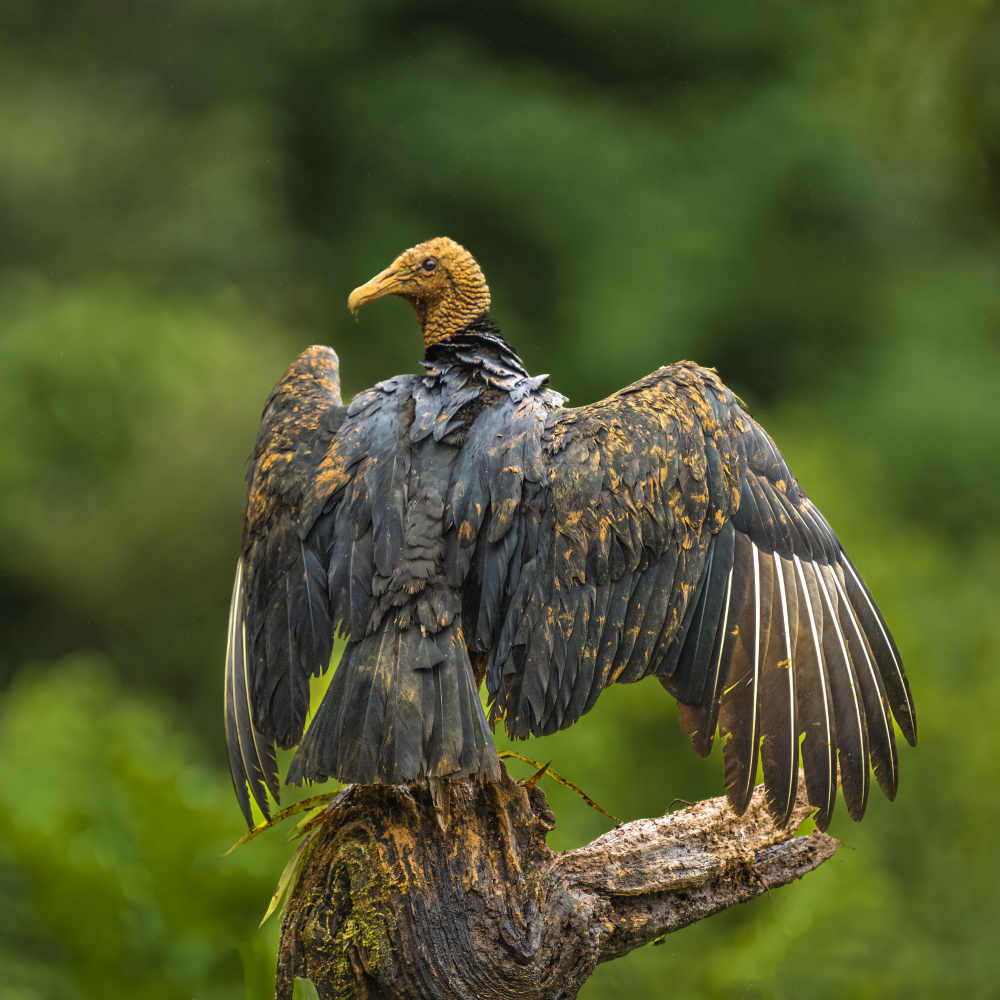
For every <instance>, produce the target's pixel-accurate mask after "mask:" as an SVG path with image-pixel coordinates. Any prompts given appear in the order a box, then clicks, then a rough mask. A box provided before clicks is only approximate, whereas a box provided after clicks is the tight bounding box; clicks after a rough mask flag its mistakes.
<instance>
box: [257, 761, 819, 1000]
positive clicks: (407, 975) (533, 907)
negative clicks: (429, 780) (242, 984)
mask: <svg viewBox="0 0 1000 1000" xmlns="http://www.w3.org/2000/svg"><path fill="white" fill-rule="evenodd" d="M447 794H448V797H449V799H450V810H449V811H450V816H449V820H448V824H447V828H446V829H445V830H442V829H441V825H440V824H439V822H438V814H437V813H436V812H435V809H434V804H433V802H432V799H431V794H430V791H429V789H428V786H427V784H426V782H414V783H411V784H409V785H400V786H384V785H352V786H349V787H347V788H345V789H344V791H343V792H341V794H340V795H338V796H337V798H336V799H335V800H334V801H333V803H331V806H330V809H329V815H328V817H327V819H326V821H325V823H324V825H323V827H322V829H321V830H320V832H319V833H318V834H317V836H316V839H315V841H314V843H313V846H312V848H311V850H310V853H309V856H308V858H307V859H306V861H305V864H304V866H303V868H302V872H301V875H300V877H299V880H298V883H297V885H296V887H295V889H294V891H293V893H292V896H291V899H290V900H289V903H288V907H287V911H286V915H285V921H284V925H283V928H282V938H281V949H280V952H279V957H278V980H277V991H278V997H279V998H282V1000H284V998H290V997H291V995H292V984H293V982H294V977H295V976H307V977H308V978H310V979H311V980H312V981H313V982H314V983H315V985H316V987H317V988H318V990H319V994H320V996H321V997H323V998H324V1000H327V998H331V1000H332V998H338V1000H339V998H348V997H350V998H365V1000H376V998H378V1000H382V998H385V1000H389V998H393V1000H395V998H414V1000H415V998H421V1000H425V998H426V1000H431V998H433V1000H443V998H469V1000H473V998H475V1000H493V998H497V1000H500V998H504V1000H513V998H518V1000H524V998H528V1000H530V998H543V997H544V998H556V997H574V996H576V994H577V992H578V990H579V989H580V987H581V986H582V985H583V983H584V982H585V981H586V979H587V977H588V976H590V974H591V973H592V972H593V971H594V967H595V966H596V965H597V964H598V963H599V962H606V961H609V960H610V959H613V958H618V957H619V956H621V955H624V954H625V953H626V952H628V951H631V950H632V949H633V948H637V947H639V946H641V945H644V944H648V943H649V942H650V941H652V940H654V939H655V938H657V937H660V936H662V935H664V934H668V933H670V932H671V931H675V930H679V929H680V928H681V927H685V926H687V925H688V924H690V923H693V922H694V921H696V920H700V919H702V918H703V917H707V916H710V915H711V914H713V913H718V912H719V911H720V910H724V909H725V908H726V907H728V906H732V905H734V904H736V903H742V902H745V901H746V900H749V899H753V898H754V897H755V896H758V895H760V894H761V893H762V892H766V891H767V890H768V889H772V888H774V887H776V886H780V885H785V884H786V883H788V882H791V881H792V880H793V879H796V878H800V877H801V876H802V875H804V874H805V873H806V872H808V871H811V870H812V869H813V868H816V867H817V866H818V865H820V864H822V863H823V862H824V861H825V860H826V859H827V858H829V857H831V856H832V855H833V853H834V851H835V850H836V848H837V842H836V841H835V840H832V839H831V838H830V837H827V836H826V835H825V834H823V833H820V832H818V831H816V832H814V833H813V834H812V835H811V836H808V837H795V830H796V828H797V827H798V825H799V824H800V823H801V822H802V821H803V820H804V819H805V818H806V817H807V816H808V815H809V812H810V809H809V807H808V806H805V805H800V806H799V807H798V808H797V809H796V810H795V812H794V813H793V814H792V819H791V822H790V823H789V825H788V826H787V827H786V828H785V829H783V830H779V829H776V828H775V826H774V824H773V823H772V822H771V820H770V819H769V817H768V815H767V811H766V808H765V804H764V796H763V790H762V788H758V789H757V790H756V791H755V793H754V796H753V799H752V801H751V804H750V807H749V809H748V810H747V812H746V813H745V814H744V815H743V816H741V817H737V816H735V815H734V814H733V813H732V811H731V810H730V808H729V807H728V805H727V804H726V800H725V798H717V799H709V800H707V801H705V802H699V803H697V804H696V805H693V806H690V807H688V808H686V809H683V810H680V811H678V812H676V813H672V814H669V815H667V816H662V817H660V818H658V819H642V820H636V821H634V822H632V823H626V824H624V825H622V826H619V827H617V828H615V829H614V830H611V831H610V832H609V833H606V834H605V835H604V836H602V837H599V838H598V839H597V840H595V841H593V842H592V843H590V844H588V845H587V846H586V847H582V848H580V849H578V850H575V851H567V852H566V853H564V854H558V853H556V852H555V851H552V850H551V849H550V848H549V847H548V846H547V845H546V843H545V837H546V834H547V833H548V832H549V830H551V829H552V828H553V826H554V825H555V817H554V816H553V814H552V813H551V812H550V811H549V808H548V805H547V804H546V801H545V795H544V793H543V792H542V791H541V789H539V788H537V787H536V788H526V787H525V786H524V785H521V784H517V783H515V782H514V781H512V780H511V779H510V778H509V777H507V776H506V774H505V775H504V777H503V779H502V780H501V781H500V782H496V783H494V782H485V783H481V782H479V781H477V780H475V779H465V780H461V781H455V782H451V783H450V784H449V788H448V792H447ZM798 801H799V802H800V803H804V802H805V801H806V794H805V786H804V783H803V781H802V779H801V777H800V786H799V795H798Z"/></svg>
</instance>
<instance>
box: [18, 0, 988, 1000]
mask: <svg viewBox="0 0 1000 1000" xmlns="http://www.w3.org/2000/svg"><path fill="white" fill-rule="evenodd" d="M0 234H2V239H0V428H2V436H0V487H2V488H0V535H2V539H3V544H2V546H0V629H2V640H3V641H2V642H0V678H2V681H3V686H4V692H3V697H2V705H0V1000H14V998H17V1000H29V998H30V1000H33V998H46V1000H48V998H57V1000H61V998H72V1000H76V998H82V997H93V998H100V1000H104V998H110V1000H114V998H117V997H130V998H133V997H143V998H145V997H150V998H160V997H163V998H167V997H171V998H172V997H178V998H181V997H191V996H195V997H198V998H199V1000H200V998H215V997H219V998H221V997H237V996H243V995H246V996H250V997H257V996H267V995H269V994H268V990H269V988H270V986H269V984H270V982H273V980H272V979H271V977H272V975H273V960H274V958H273V956H274V947H275V941H276V938H275V934H276V929H275V928H273V927H271V928H268V929H266V931H265V932H262V933H261V934H259V935H258V934H256V933H255V928H256V924H257V922H258V921H259V919H260V916H261V915H262V914H263V911H264V909H265V907H266V905H267V901H268V898H269V896H270V894H271V891H272V890H273V887H274V884H275V882H276V881H277V878H278V875H279V873H280V871H281V868H282V865H283V863H284V861H285V859H286V858H287V856H288V854H289V853H290V850H291V848H290V847H288V846H287V845H285V844H284V843H283V842H282V841H281V836H280V834H274V835H271V837H270V838H268V837H264V838H259V839H258V840H257V841H255V842H254V844H252V845H249V846H248V847H246V848H243V849H242V850H241V851H239V852H237V853H236V854H235V855H233V856H230V857H229V858H227V859H225V860H223V861H220V860H218V856H219V855H220V854H221V853H222V851H223V850H224V848H225V847H226V846H228V844H229V843H231V842H232V841H234V840H235V839H236V838H237V837H238V836H239V834H240V832H241V821H240V817H239V811H238V809H237V808H236V804H235V801H233V799H232V792H231V789H230V787H229V781H228V777H227V775H226V772H225V761H224V750H223V746H222V735H221V728H222V727H221V717H220V716H221V712H220V704H219V701H220V688H221V656H222V647H223V635H224V629H225V620H226V611H227V602H228V596H229V590H230V586H231V572H232V567H233V564H234V562H235V556H236V551H237V546H238V542H239V530H240V528H239V525H240V515H241V505H242V496H243V484H242V481H241V477H242V474H243V470H244V465H245V459H246V456H247V455H248V453H249V451H250V448H251V445H252V441H253V437H254V434H255V431H256V421H257V418H258V416H259V412H260V408H261V405H262V403H263V401H264V399H265V397H266V395H267V392H268V390H269V388H270V386H271V384H272V383H273V382H274V381H275V380H276V379H277V377H278V376H279V375H280V374H281V372H282V371H283V370H284V367H285V366H286V365H287V363H288V362H289V361H290V360H291V358H292V357H294V356H295V354H296V353H297V352H298V351H300V350H301V349H302V348H303V347H305V346H306V345H307V344H309V343H312V342H325V343H329V344H331V345H333V346H334V347H335V348H336V349H337V351H338V352H339V354H340V357H341V361H342V366H343V381H344V388H345V395H346V396H350V395H351V394H353V392H356V391H358V390H359V389H362V388H364V387H365V386H367V385H369V384H371V383H372V382H373V381H375V380H377V379H380V378H384V377H387V376H389V375H391V374H394V373H396V372H398V371H405V370H413V369H414V367H415V362H416V360H417V358H418V355H419V340H418V339H417V330H416V326H415V323H414V321H413V319H412V316H411V315H409V314H408V311H407V307H406V306H405V305H404V304H403V303H401V302H388V303H380V304H378V305H377V306H374V307H372V308H371V311H370V312H369V311H367V310H366V312H365V314H363V315H362V317H361V319H360V326H359V325H355V323H354V322H353V321H351V319H350V317H349V316H348V315H347V314H346V309H345V306H344V303H345V300H346V296H347V293H348V292H349V290H350V289H351V288H352V287H354V286H355V285H357V284H358V283H360V282H361V281H363V280H365V279H367V278H368V277H370V276H371V275H372V274H374V273H375V272H376V271H378V270H379V269H381V268H382V267H384V266H385V265H386V264H387V263H388V262H389V261H390V260H391V259H392V258H393V256H394V255H395V254H396V253H398V252H399V251H400V250H402V249H404V248H405V247H407V246H410V245H412V244H413V243H415V242H417V241H419V240H421V239H425V238H427V237H429V236H433V235H439V234H447V235H450V236H453V237H454V238H456V239H458V240H459V241H461V242H463V243H464V244H465V245H467V246H468V247H469V248H470V249H471V250H472V251H473V252H474V253H475V254H476V256H477V257H478V259H479V260H480V262H481V263H482V264H483V267H484V270H485V271H486V274H487V276H488V278H489V280H490V284H491V288H492V290H493V299H494V312H495V316H496V318H497V319H498V320H499V322H500V323H501V326H502V327H503V329H504V331H505V333H506V334H507V336H508V337H509V339H510V340H511V342H512V343H513V344H515V345H516V346H517V347H518V348H519V349H520V351H521V353H522V354H523V356H524V358H525V360H526V362H527V364H528V367H529V368H530V369H531V370H533V371H535V372H543V371H551V372H552V373H553V382H554V384H555V386H556V387H557V388H559V389H561V390H563V391H564V392H566V393H568V394H569V395H570V397H571V398H572V401H573V402H575V403H582V402H587V401H589V400H592V399H595V398H599V397H600V396H602V395H605V394H607V393H608V392H611V391H613V390H614V389H616V388H619V387H620V386H621V385H623V384H625V383H627V382H629V381H632V380H634V379H635V378H638V377H640V376H642V375H644V374H645V373H647V372H648V371H649V370H651V369H652V368H654V367H656V366H658V365H660V364H663V363H666V362H669V361H672V360H675V359H677V358H681V357H689V358H693V359H694V360H697V361H699V362H701V363H702V364H709V365H715V366H717V367H718V368H719V370H720V372H721V374H722V376H723V378H724V379H725V380H726V381H727V382H728V383H729V384H730V385H732V386H733V388H734V389H735V390H736V391H738V392H739V393H740V394H741V395H742V396H743V397H744V398H745V399H746V400H747V401H748V403H749V405H750V406H751V408H752V409H753V410H754V412H755V413H756V415H757V416H758V417H759V418H760V419H761V420H762V421H763V423H764V424H765V426H767V427H768V429H769V430H770V431H771V433H772V435H773V436H774V437H775V438H776V440H777V441H778V443H779V445H780V447H781V448H782V450H783V451H784V453H785V455H786V456H787V458H788V459H789V462H790V464H791V466H792V468H793V469H794V470H795V471H796V473H797V475H798V477H799V478H800V480H801V481H802V482H803V483H804V484H805V485H806V487H807V488H808V489H809V491H810V493H811V494H812V496H813V497H814V498H815V499H816V501H817V503H818V504H819V506H820V507H821V508H822V510H823V511H824V512H825V513H826V514H827V516H828V518H829V519H830V521H831V522H832V523H833V525H834V527H835V528H836V529H837V531H838V533H839V535H840V537H841V539H842V540H843V542H844V544H845V546H846V548H847V549H848V551H849V552H850V553H851V554H852V556H853V557H854V559H855V561H856V562H857V564H858V565H859V567H860V569H861V570H862V572H863V573H864V575H865V577H866V579H868V580H869V582H870V584H871V586H872V589H873V590H874V592H875V594H876V596H877V597H878V599H879V602H880V603H881V605H882V607H883V609H884V611H885V613H886V616H887V618H888V619H889V621H890V623H891V624H892V626H893V629H894V631H895V633H896V635H897V638H898V640H899V644H900V647H901V649H902V651H903V654H904V657H905V659H906V662H907V666H908V668H909V671H910V675H911V678H912V681H913V688H914V693H915V697H916V700H917V708H918V714H919V720H920V734H921V746H920V747H919V749H918V750H917V751H916V752H912V753H911V752H910V751H908V750H904V751H903V754H902V769H903V774H902V783H901V788H900V793H899V799H898V801H897V802H896V803H895V804H894V805H892V806H889V805H888V804H887V803H885V802H884V801H882V800H877V801H875V800H873V801H872V803H871V805H870V807H869V814H868V816H867V817H866V819H865V822H864V823H863V824H862V825H860V826H854V825H853V824H851V823H850V822H849V820H848V819H847V818H846V816H845V815H844V810H843V809H841V810H840V812H839V813H838V814H837V816H836V818H835V820H834V824H833V828H832V833H833V834H834V835H835V836H838V837H840V838H842V839H843V840H844V841H845V844H846V845H849V846H845V848H843V849H842V850H841V852H840V853H839V855H838V856H837V858H836V859H835V860H834V861H833V862H831V863H830V864H828V865H826V866H825V867H824V868H823V869H822V870H820V871H818V872H816V873H815V874H813V875H810V876H809V878H808V879H806V880H805V881H804V882H802V883H801V884H797V885H795V886H793V887H790V888H788V889H785V890H782V891H780V892H776V893H775V894H774V895H773V897H772V898H770V899H767V898H765V899H762V900H759V901H757V902H755V903H754V904H752V905H749V906H745V907H740V908H737V909H735V910H731V911H728V912H727V913H725V914H722V915H720V916H719V917H716V918H713V919H712V920H710V921H706V922H704V923H702V924H699V925H697V926H695V927H692V928H689V929H687V930H685V931H683V932H681V933H679V934H676V935H672V936H670V937H668V938H667V939H666V941H665V942H664V943H663V944H662V945H661V946H660V947H656V948H646V949H643V950H641V951H639V952H636V953H633V954H632V955H631V956H629V957H627V958H625V959H622V960H620V961H617V962H614V963H612V964H610V965H607V966H602V967H601V968H600V969H598V970H597V973H596V974H595V976H594V978H593V980H592V981H591V982H590V984H588V986H587V987H586V988H585V990H584V994H583V995H584V996H586V997H588V998H590V1000H597V998H599V997H603V996H607V997H612V996H620V995H623V994H625V993H626V991H631V994H632V995H634V996H661V995H665V994H666V993H667V992H668V991H669V993H670V995H672V996H675V997H679V998H683V997H691V998H701V997H713V998H714V997H720V998H721V997H729V996H739V997H752V996H758V997H769V996H778V997H790V996H799V995H810V996H816V997H831V998H834V997H842V996H845V995H851V996H856V997H862V998H863V997H894V996H907V997H940V996H944V995H951V996H963V997H979V996H983V997H986V996H992V995H994V994H995V989H996V986H995V984H996V982H997V980H998V978H1000V953H998V951H997V949H996V947H995V944H994V942H995V940H996V937H997V935H998V933H1000V889H998V882H997V879H996V876H995V868H996V864H995V858H994V856H993V853H992V851H993V847H994V843H995V838H996V835H995V831H996V829H997V826H998V822H1000V798H998V796H997V795H996V793H995V782H996V770H997V765H998V761H1000V737H998V736H997V732H996V727H995V726H994V725H993V723H992V722H991V721H990V720H992V719H996V718H998V717H1000V624H998V619H997V615H996V610H995V608H996V600H997V595H998V592H1000V568H998V567H1000V530H998V521H1000V517H998V515H1000V471H998V460H997V455H998V445H997V442H998V441H1000V407H998V405H997V398H998V389H1000V3H998V2H997V0H872V2H871V3H868V4H865V5H861V6H860V7H858V8H856V9H854V8H850V9H849V8H847V7H845V6H844V5H840V4H833V3H816V4H808V5H806V4H797V3H792V2H791V0H757V2H746V0H719V2H717V3H714V4H698V3H693V2H677V3H670V4H661V5H640V4H638V3H626V4H623V5H608V4H605V3H601V2H599V0H573V2H572V3H570V2H568V0H540V2H536V3H532V4H528V3H526V2H524V0H512V2H510V3H507V4H503V5H492V6H487V5H470V4H460V3H458V2H457V0H430V2H428V3H423V4H420V5H413V4H405V3H402V2H399V0H365V2H362V0H341V2H339V3H337V4H329V3H323V2H320V0H296V2H295V3H290V2H281V0H267V2H264V0H244V2H243V3H241V4H231V3H222V2H220V0H198V2H194V0H174V2H172V3H169V4H168V3H164V2H162V0H154V2H150V3H144V4H131V5H127V4H114V3H110V2H108V0H79V2H77V3H75V4H72V5H66V4H56V3H54V2H53V0H6V2H5V3H4V4H3V5H2V8H0ZM653 690H658V689H656V688H655V687H654V688H650V687H647V686H646V685H641V686H635V687H631V688H624V689H621V690H613V691H610V692H608V693H607V694H606V695H605V696H604V697H603V698H602V699H601V702H600V703H599V704H598V706H597V708H596V709H595V711H594V712H593V713H592V714H591V715H590V716H588V717H587V718H586V719H585V720H584V721H583V722H581V724H580V725H578V726H576V727H574V728H573V729H570V730H568V731H567V732H565V733H562V734H558V735H557V736H555V737H551V738H548V739H547V740H545V741H541V742H544V743H545V744H547V745H546V746H540V745H539V744H538V743H536V744H533V745H528V746H527V747H524V746H521V747H520V749H525V750H527V751H528V752H529V753H531V755H532V756H534V757H537V758H539V759H543V760H548V759H549V758H550V757H551V758H553V760H554V766H555V767H556V768H558V769H559V770H560V771H562V772H563V773H565V774H566V775H567V776H568V777H569V778H570V779H571V780H573V781H576V782H577V783H578V784H580V785H581V786H582V787H583V788H584V789H585V790H586V791H587V792H588V793H589V794H591V795H592V796H594V797H595V798H596V799H597V800H598V801H599V802H601V804H602V805H604V806H605V807H606V808H608V809H609V810H610V811H612V812H614V813H616V814H617V815H620V816H624V817H627V818H631V817H635V816H639V815H649V814H654V813H658V812H662V811H663V810H665V809H666V808H667V806H668V804H669V803H670V802H671V800H672V799H674V798H675V797H683V798H687V799H693V798H697V797H701V796H706V795H712V794H718V793H719V792H720V791H721V787H722V777H721V764H720V761H719V757H718V755H717V754H716V755H715V756H713V758H711V759H710V760H708V761H700V760H698V759H697V758H696V757H694V755H693V754H692V753H691V752H690V750H689V749H688V748H687V747H686V745H685V744H686V741H685V739H684V738H683V737H682V735H681V734H680V733H679V731H678V728H677V725H676V721H675V717H674V710H673V708H672V706H671V704H670V701H669V699H668V698H666V696H662V695H659V694H657V695H655V696H654V695H653V694H652V691H653ZM518 767H521V768H523V769H524V770H525V771H527V766H526V765H517V764H512V765H511V769H512V770H513V771H515V773H518V774H519V775H520V772H519V771H517V768H518ZM547 787H548V784H547ZM548 790H549V794H550V798H551V801H552V803H553V806H554V808H555V811H556V813H557V814H558V816H559V825H558V827H557V828H556V830H555V831H554V833H553V835H552V842H553V844H554V845H555V846H557V847H567V846H572V845H575V844H579V843H581V842H584V841H585V840H587V839H589V838H591V837H592V836H594V835H595V834H597V833H599V832H600V831H601V830H602V829H603V828H604V826H603V823H604V820H603V818H602V817H601V816H600V815H599V814H597V813H594V812H592V811H590V810H588V809H587V808H586V807H585V806H583V805H582V804H581V803H580V802H579V801H578V800H576V799H575V798H574V797H573V796H571V795H569V794H568V793H566V792H564V790H562V789H561V788H560V787H559V786H556V785H551V787H549V788H548ZM244 984H245V985H244ZM244 989H245V994H244Z"/></svg>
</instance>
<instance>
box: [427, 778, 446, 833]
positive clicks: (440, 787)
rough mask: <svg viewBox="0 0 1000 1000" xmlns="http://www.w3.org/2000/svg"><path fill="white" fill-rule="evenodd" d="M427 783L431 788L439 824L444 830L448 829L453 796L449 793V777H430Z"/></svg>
mask: <svg viewBox="0 0 1000 1000" xmlns="http://www.w3.org/2000/svg"><path fill="white" fill-rule="evenodd" d="M427 785H428V787H429V788H430V790H431V802H433V803H434V813H435V815H436V816H437V821H438V826H439V827H441V829H442V830H443V831H447V829H448V820H449V819H450V818H451V796H450V795H449V793H448V779H447V778H437V777H428V778H427Z"/></svg>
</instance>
